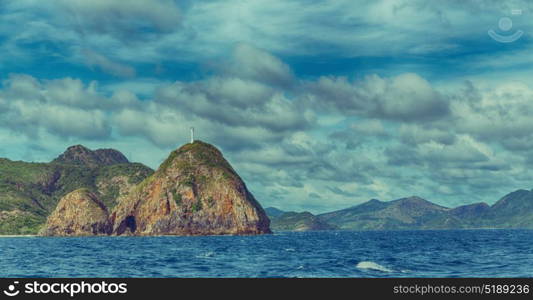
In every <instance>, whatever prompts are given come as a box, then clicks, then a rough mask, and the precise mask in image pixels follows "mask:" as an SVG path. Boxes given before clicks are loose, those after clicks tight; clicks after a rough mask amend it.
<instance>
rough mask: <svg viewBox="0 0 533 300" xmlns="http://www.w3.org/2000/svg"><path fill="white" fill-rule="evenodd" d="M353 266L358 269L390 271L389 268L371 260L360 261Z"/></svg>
mask: <svg viewBox="0 0 533 300" xmlns="http://www.w3.org/2000/svg"><path fill="white" fill-rule="evenodd" d="M355 267H356V268H358V269H362V270H374V271H380V272H386V273H390V272H392V270H391V269H389V268H387V267H384V266H382V265H380V264H376V263H375V262H373V261H361V262H359V263H358V264H357V266H355Z"/></svg>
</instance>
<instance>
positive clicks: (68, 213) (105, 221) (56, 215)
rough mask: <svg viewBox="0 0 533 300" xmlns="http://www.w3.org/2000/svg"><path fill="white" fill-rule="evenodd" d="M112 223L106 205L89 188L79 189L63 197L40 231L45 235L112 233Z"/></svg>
mask: <svg viewBox="0 0 533 300" xmlns="http://www.w3.org/2000/svg"><path fill="white" fill-rule="evenodd" d="M111 229H112V225H111V224H110V223H109V214H108V211H107V208H106V207H105V205H104V204H103V203H102V202H101V201H100V200H98V199H97V197H96V195H95V194H94V193H92V192H90V191H89V190H87V189H78V190H75V191H73V192H71V193H69V194H67V195H66V196H65V197H63V198H61V200H60V201H59V203H58V204H57V207H56V209H55V210H54V211H53V212H52V214H51V215H50V216H48V219H47V221H46V224H45V225H44V227H43V228H42V229H41V231H40V232H39V234H40V235H43V236H84V235H99V234H110V233H111Z"/></svg>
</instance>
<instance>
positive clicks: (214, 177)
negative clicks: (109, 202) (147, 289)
mask: <svg viewBox="0 0 533 300" xmlns="http://www.w3.org/2000/svg"><path fill="white" fill-rule="evenodd" d="M111 222H113V223H114V227H113V233H114V234H116V235H121V234H132V235H216V234H262V233H270V229H269V224H270V221H269V219H268V217H267V216H266V214H265V212H264V210H263V208H262V207H261V205H260V204H259V203H258V202H257V201H256V200H255V199H254V197H253V195H252V194H251V193H250V192H249V191H248V189H247V188H246V185H245V184H244V182H243V181H242V179H241V178H240V177H239V175H237V173H236V172H235V171H234V170H233V168H232V167H231V166H230V164H229V163H228V162H227V161H226V160H225V159H224V157H223V156H222V153H220V151H219V150H218V149H216V148H215V147H213V146H212V145H209V144H206V143H204V142H200V141H195V142H194V143H192V144H186V145H184V146H182V147H181V148H179V149H177V150H175V151H173V152H172V153H171V154H170V156H169V157H168V158H167V160H166V161H165V162H163V163H162V164H161V166H160V167H159V169H158V170H157V171H156V172H155V173H154V174H153V175H152V176H150V177H148V178H146V179H145V180H144V181H143V182H141V183H140V184H139V185H138V186H137V187H136V188H135V189H134V190H133V191H132V192H131V193H130V194H129V195H128V196H127V197H124V198H122V199H121V200H120V201H119V203H118V205H117V206H116V207H115V209H114V210H113V213H112V216H111Z"/></svg>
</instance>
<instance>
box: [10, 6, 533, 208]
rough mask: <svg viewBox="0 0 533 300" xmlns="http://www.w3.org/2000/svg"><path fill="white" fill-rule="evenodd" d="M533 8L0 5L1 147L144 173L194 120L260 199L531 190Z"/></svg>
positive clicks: (450, 198) (444, 200)
mask: <svg viewBox="0 0 533 300" xmlns="http://www.w3.org/2000/svg"><path fill="white" fill-rule="evenodd" d="M532 10H533V3H531V2H529V1H488V0H487V1H482V0H477V1H453V0H450V1H419V0H410V1H405V0H389V1H272V0H270V1H262V0H258V1H233V0H229V1H228V0H226V1H194V2H193V1H171V0H152V1H144V0H137V1H135V0H131V1H121V0H105V1H104V0H93V1H81V0H69V1H67V0H55V1H34V0H18V1H1V2H0V53H1V55H0V124H1V127H0V141H1V142H0V144H1V146H0V156H1V157H7V158H10V159H13V160H27V161H50V160H51V159H53V158H54V157H56V156H57V155H58V154H59V153H61V152H62V151H64V149H65V148H66V147H68V146H69V145H73V144H84V145H86V146H88V147H91V148H116V149H118V150H120V151H122V152H123V153H124V154H126V155H127V156H128V157H129V158H130V160H133V161H139V162H142V163H145V164H146V165H148V166H150V167H152V168H157V166H158V165H159V164H160V163H161V162H162V160H164V159H165V158H166V156H167V155H168V153H169V152H170V151H171V150H173V149H175V148H176V147H179V146H180V145H182V144H184V143H186V142H187V141H188V128H189V127H190V126H194V127H195V128H196V132H197V137H198V138H199V139H202V140H204V141H206V142H210V143H212V144H214V145H216V146H217V147H219V148H221V149H222V150H223V152H224V154H225V156H226V157H227V159H228V160H229V161H230V162H231V163H232V164H233V165H234V166H235V168H236V169H237V171H238V172H239V173H240V174H241V176H242V177H243V178H244V179H245V181H246V183H247V185H248V186H249V188H250V190H251V191H252V192H253V193H254V195H255V196H256V198H257V199H258V200H259V201H260V202H261V203H262V204H263V206H276V207H279V208H282V209H286V210H309V211H311V212H315V213H317V212H324V211H330V210H334V209H339V208H344V207H348V206H352V205H356V204H359V203H362V202H364V201H367V200H369V199H371V198H378V199H381V200H392V199H396V198H401V197H405V196H411V195H418V196H421V197H424V198H426V199H428V200H431V201H433V202H436V203H439V204H441V205H445V206H457V205H463V204H470V203H475V202H480V201H484V202H488V203H493V202H494V201H496V200H498V199H499V198H500V197H501V196H503V195H504V194H506V193H508V192H511V191H513V190H516V189H519V188H524V189H531V188H532V186H533V172H532V171H531V169H532V168H531V167H532V166H533V150H532V149H533V130H532V129H533V118H531V116H532V115H533V87H532V85H531V80H532V78H533V68H532V67H533V54H532V53H533V51H532V50H533V47H532V46H533V45H532V39H531V33H532V32H533V21H532V20H533V18H531V13H532ZM504 18H508V19H504ZM501 20H504V21H508V20H511V21H512V28H510V29H508V30H503V29H502V28H501V27H500V26H499V25H500V23H501V22H500V21H501ZM489 30H494V32H496V33H497V34H499V35H501V36H510V35H512V34H513V33H514V32H516V31H518V30H520V31H522V32H523V35H522V36H521V37H520V38H519V39H517V40H516V41H514V42H511V43H501V42H498V41H496V40H494V39H492V38H491V37H490V36H489V35H488V31H489Z"/></svg>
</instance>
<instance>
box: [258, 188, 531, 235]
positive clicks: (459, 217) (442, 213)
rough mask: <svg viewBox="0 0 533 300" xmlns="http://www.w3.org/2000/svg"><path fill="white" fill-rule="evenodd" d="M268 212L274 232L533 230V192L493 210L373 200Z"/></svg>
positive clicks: (405, 200)
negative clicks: (323, 209) (322, 209)
mask: <svg viewBox="0 0 533 300" xmlns="http://www.w3.org/2000/svg"><path fill="white" fill-rule="evenodd" d="M265 211H266V212H267V214H268V215H269V217H270V219H271V220H272V229H273V230H298V228H300V229H299V230H316V229H313V228H312V227H309V228H306V229H304V228H303V227H302V226H300V225H299V224H302V222H304V221H303V220H306V222H309V221H310V220H318V221H321V223H320V224H321V226H320V230H327V228H328V225H329V229H332V228H333V229H341V230H419V229H473V228H533V191H529V190H518V191H515V192H512V193H510V194H508V195H506V196H504V197H503V198H501V199H500V200H499V201H497V202H496V203H495V204H494V205H492V206H489V205H488V204H486V203H474V204H469V205H463V206H459V207H455V208H448V207H444V206H440V205H437V204H435V203H432V202H430V201H427V200H425V199H422V198H420V197H416V196H412V197H408V198H401V199H397V200H393V201H387V202H384V201H380V200H377V199H372V200H369V201H367V202H365V203H362V204H359V205H356V206H353V207H349V208H346V209H341V210H337V211H333V212H329V213H324V214H319V215H316V216H314V215H312V214H310V213H305V214H303V215H302V214H301V213H300V214H297V213H294V212H291V213H284V212H283V211H281V210H279V209H277V208H272V207H270V208H267V209H266V210H265ZM294 214H297V215H299V216H300V217H294ZM290 216H293V217H290ZM314 222H317V221H314ZM295 228H296V229H295Z"/></svg>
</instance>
